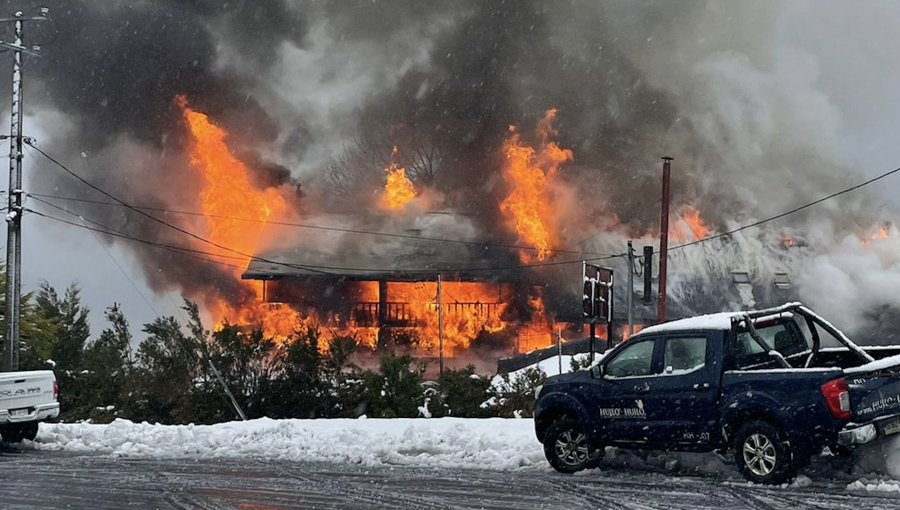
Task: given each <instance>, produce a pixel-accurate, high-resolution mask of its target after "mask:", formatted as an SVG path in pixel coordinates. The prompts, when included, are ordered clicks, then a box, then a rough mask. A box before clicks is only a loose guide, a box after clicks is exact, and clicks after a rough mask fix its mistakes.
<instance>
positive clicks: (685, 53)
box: [11, 0, 876, 311]
mask: <svg viewBox="0 0 900 510" xmlns="http://www.w3.org/2000/svg"><path fill="white" fill-rule="evenodd" d="M54 3H55V4H56V5H53V3H51V5H48V7H50V8H51V14H52V16H53V18H54V20H55V22H54V23H53V24H52V25H49V24H48V25H46V26H41V27H40V28H35V29H34V31H33V32H31V31H30V32H29V35H30V34H34V35H33V37H34V38H44V39H45V40H46V41H48V42H47V44H45V46H44V50H43V52H44V54H45V56H44V57H42V58H41V59H29V61H28V65H29V66H30V67H29V68H28V70H27V73H28V74H26V76H27V78H26V79H27V80H29V81H28V83H29V89H28V99H29V101H33V103H32V104H35V105H37V107H38V108H40V109H42V110H43V111H45V112H57V113H58V114H59V119H61V120H60V122H59V124H58V125H50V126H47V127H45V129H47V130H48V134H49V136H50V137H51V139H50V140H47V141H46V144H49V146H50V147H51V148H52V150H51V152H53V153H54V154H57V155H60V156H61V158H62V159H64V160H65V161H68V162H72V167H73V169H75V170H77V171H80V172H82V173H84V174H85V175H86V176H87V177H88V178H89V179H90V180H91V181H92V182H95V183H96V184H98V185H100V186H103V187H104V188H106V189H108V190H110V191H112V192H114V193H116V194H118V195H119V196H122V197H123V198H124V199H126V200H128V201H129V202H132V203H137V204H141V205H155V206H160V207H168V208H178V209H193V210H196V209H197V205H196V195H197V189H198V186H197V183H196V182H195V179H196V178H195V177H192V176H193V175H194V174H193V173H192V172H191V171H190V168H189V163H188V161H187V159H186V157H185V155H184V147H185V136H186V135H185V132H184V128H183V125H182V121H181V118H180V112H179V111H178V109H177V107H176V106H175V103H174V98H175V97H176V96H177V95H185V96H186V97H187V98H188V101H189V102H190V104H191V105H192V106H193V107H195V108H196V109H198V110H200V111H203V112H205V113H207V114H208V115H210V117H211V118H212V119H213V120H214V121H215V122H216V123H218V124H220V125H221V126H223V127H224V128H225V129H226V130H227V131H228V132H229V133H230V138H229V144H230V146H232V147H233V149H234V153H235V154H236V155H237V157H239V158H241V159H242V160H244V161H245V162H246V163H247V164H248V165H249V166H250V167H251V168H252V169H254V170H255V171H256V173H257V176H256V179H255V182H257V183H259V184H260V185H262V186H291V187H293V188H295V190H297V189H299V190H302V192H301V193H297V194H296V196H298V197H302V198H300V202H301V203H302V204H306V205H305V206H304V209H303V210H304V212H305V213H307V212H309V211H311V210H312V211H318V212H330V211H339V212H351V213H355V214H356V215H357V216H358V217H359V220H358V221H359V223H360V224H362V225H364V226H366V227H367V228H368V229H371V230H378V229H388V228H416V229H420V227H419V226H417V225H415V224H414V223H415V221H416V219H415V218H405V219H404V221H406V222H407V223H403V221H399V223H398V220H396V219H393V218H387V217H385V218H381V217H374V216H377V215H373V214H370V213H369V212H368V211H370V210H372V208H371V207H369V205H371V203H372V191H373V189H375V188H376V187H377V186H378V184H379V183H380V182H382V179H383V175H384V174H383V173H382V168H383V167H384V165H385V163H386V162H387V161H389V159H390V152H391V148H392V146H393V145H397V146H398V149H399V151H400V158H401V162H403V163H404V164H407V165H408V166H410V169H411V174H412V175H413V177H414V179H415V180H416V184H417V185H418V186H420V187H423V188H424V187H427V188H429V189H432V190H434V191H435V192H436V195H435V196H439V197H441V199H440V200H436V202H438V203H437V204H436V207H440V208H443V209H449V210H453V211H457V212H458V213H461V214H465V215H467V216H466V218H467V221H471V222H472V223H473V224H474V225H475V226H476V227H477V228H476V229H475V230H476V233H475V235H474V237H476V238H481V239H487V240H491V241H495V242H502V243H515V242H518V241H519V240H518V239H517V238H516V235H515V233H514V232H511V230H510V229H509V228H508V226H507V225H506V224H505V223H504V222H503V220H502V219H501V218H500V213H499V210H498V204H499V203H500V201H501V200H502V198H503V196H504V195H505V193H506V187H505V183H504V182H503V180H502V178H501V176H500V174H499V168H500V165H501V155H500V153H499V151H498V149H499V147H500V146H501V144H502V142H503V140H504V139H505V138H506V137H507V136H508V128H509V126H510V125H511V124H514V125H517V126H518V127H519V129H520V131H521V132H528V131H529V130H530V129H531V128H532V127H533V126H534V124H535V123H536V122H537V120H538V119H540V118H541V117H542V116H543V114H544V112H545V111H546V110H548V109H549V108H556V109H558V111H559V114H558V121H557V124H556V126H557V128H558V130H559V137H558V142H559V144H560V145H561V146H562V147H565V148H571V149H572V150H573V151H574V153H575V162H574V163H573V164H572V165H569V166H568V167H567V168H566V169H564V172H563V174H562V175H561V176H560V179H561V180H562V181H563V182H564V183H566V184H567V185H568V186H569V188H570V189H572V190H574V191H572V194H571V195H568V196H566V197H565V199H566V201H567V203H560V204H559V207H560V208H561V209H566V210H568V211H576V213H572V214H570V217H571V218H572V220H571V222H570V223H571V224H565V225H561V226H560V238H561V242H562V243H563V244H564V245H565V247H566V248H574V249H583V250H588V251H593V252H605V253H618V252H621V251H622V250H623V249H624V240H625V239H626V238H627V237H638V238H641V237H642V238H644V239H645V240H646V241H647V242H649V241H650V238H652V237H653V233H654V228H655V226H656V225H657V221H658V201H657V197H658V194H659V159H658V158H659V157H660V156H663V155H670V156H675V157H676V162H675V165H676V167H675V168H676V174H675V179H674V181H673V208H674V209H677V208H678V207H681V206H683V205H685V204H688V203H690V204H692V205H694V206H695V207H697V208H698V209H699V210H700V212H701V214H702V216H703V218H704V219H705V220H706V221H707V222H708V223H709V225H710V227H711V228H713V229H714V230H718V231H721V230H724V229H726V228H728V227H730V226H734V225H735V224H739V223H742V222H747V221H751V220H754V219H759V218H761V217H764V216H765V215H767V214H771V213H773V212H778V211H780V210H783V209H784V208H785V207H786V206H793V205H797V203H798V202H802V201H804V200H808V199H811V198H817V197H818V196H821V195H822V194H823V193H824V192H830V191H834V190H835V189H839V188H840V187H841V186H843V185H845V184H846V183H848V182H853V181H854V180H855V179H853V178H852V176H851V175H852V174H851V175H847V172H846V169H845V168H843V167H842V166H841V165H840V164H838V163H835V161H837V158H836V157H835V155H834V153H833V150H831V147H830V142H831V141H832V140H833V139H834V137H835V136H836V127H835V126H836V122H837V121H835V120H834V118H835V115H834V114H833V112H832V109H833V108H832V107H831V106H830V104H829V103H828V101H827V98H823V97H820V96H821V94H819V93H818V92H817V90H816V89H815V76H813V75H814V73H813V72H811V71H809V68H810V66H807V65H805V64H806V62H805V61H804V60H803V59H802V58H799V57H797V56H796V55H793V54H790V55H787V56H785V55H783V54H782V53H781V52H780V50H779V49H778V48H775V47H774V45H773V43H772V42H771V41H772V40H773V39H774V37H773V33H774V31H775V30H776V27H777V24H778V11H777V9H776V8H775V7H774V6H772V5H769V4H766V5H752V6H742V5H736V4H735V5H725V4H721V3H719V2H711V1H703V0H696V1H691V2H677V3H673V2H644V3H640V4H634V3H621V2H578V1H574V0H572V1H560V2H538V1H517V2H482V1H475V0H472V1H453V2H449V1H444V2H419V1H414V0H397V1H384V2H382V1H378V2H373V1H369V0H365V1H330V2H312V1H309V2H287V1H280V0H272V1H266V2H259V1H253V0H245V1H234V2H206V1H177V0H162V1H156V2H126V1H118V0H80V1H66V2H54ZM12 4H16V5H24V7H23V10H25V11H28V10H30V11H31V12H35V7H36V6H37V5H38V4H37V3H36V2H20V3H16V2H12ZM11 8H12V5H11ZM28 28H29V30H31V26H29V27H28ZM36 42H39V41H37V40H34V39H29V43H36ZM801 57H802V56H801ZM786 58H787V59H788V62H787V64H790V65H787V64H785V62H784V61H785V59H786ZM790 59H794V60H790ZM46 146H48V145H45V147H46ZM423 155H424V156H423ZM76 162H77V164H76ZM45 166H46V165H45ZM298 184H299V185H302V188H300V187H298ZM39 186H40V187H41V188H42V189H41V190H39V191H51V192H53V191H56V192H59V191H60V190H65V191H66V192H67V193H68V194H71V193H80V194H83V195H84V196H90V197H91V198H98V197H97V196H96V195H95V194H92V193H91V192H89V191H88V190H79V189H78V188H76V187H75V186H74V185H73V184H72V183H71V182H70V181H68V180H66V179H65V178H59V179H48V180H45V181H43V182H42V183H41V184H40V185H39ZM568 202H572V203H568ZM310 203H314V204H315V205H316V207H310V206H309V204H310ZM360 204H362V205H363V206H364V207H360ZM862 204H863V199H861V198H855V199H848V201H847V202H844V203H843V204H842V206H841V207H840V208H838V207H831V208H829V207H830V206H829V205H826V206H825V207H824V208H823V209H821V210H820V211H824V213H822V215H823V216H825V215H827V214H825V213H834V212H836V211H840V212H841V213H843V214H841V218H842V219H841V220H840V221H839V222H838V223H840V225H839V226H838V227H836V228H835V229H834V230H835V232H834V235H832V236H831V239H835V238H837V237H839V236H843V235H845V234H846V233H847V232H849V231H850V229H852V228H856V227H858V226H860V225H868V224H871V222H872V221H874V218H875V216H876V215H875V214H873V213H872V212H871V211H870V208H868V207H865V206H864V205H862ZM176 206H177V207H176ZM113 210H114V211H115V213H111V209H109V208H105V209H104V208H102V207H97V208H87V207H82V208H81V211H82V212H84V213H85V214H86V215H90V216H91V217H93V218H96V219H102V220H103V221H105V222H107V223H108V224H110V226H112V227H115V228H117V229H123V230H125V231H127V232H129V233H131V234H132V235H134V236H136V237H141V238H145V239H153V240H155V241H158V242H162V243H168V244H179V245H184V244H186V243H187V241H188V240H186V239H184V237H183V235H182V234H179V233H177V232H174V231H172V230H170V229H166V228H165V227H162V226H161V225H159V224H155V223H152V222H148V221H147V220H146V219H145V218H140V217H137V216H135V215H133V214H130V213H127V211H122V210H119V209H113ZM360 211H365V212H364V213H362V214H360ZM848 211H849V212H852V213H851V214H847V212H848ZM799 218H800V219H799V220H798V223H799V224H804V223H805V225H806V226H810V225H812V222H814V221H815V220H816V218H815V216H807V217H803V216H802V215H801V216H799ZM166 219H168V220H171V221H176V220H177V219H178V218H177V217H174V216H167V217H166ZM186 226H188V227H190V228H192V229H194V230H197V231H202V228H203V225H202V224H189V225H186ZM613 231H614V232H615V234H614V235H613V234H609V232H613ZM424 233H425V234H429V235H433V236H438V237H440V236H442V235H443V236H447V237H449V235H448V234H447V231H441V230H440V229H438V230H435V231H426V232H424ZM607 234H609V235H607ZM296 235H297V237H298V243H302V242H304V241H308V240H309V239H310V238H309V237H303V234H302V233H297V234H296ZM313 239H314V238H313ZM373 239H375V238H371V237H366V238H360V239H354V240H353V241H352V243H351V242H345V243H343V244H342V245H341V246H346V245H347V244H355V245H363V244H366V243H373ZM361 251H365V250H361ZM368 251H373V250H368ZM374 251H377V250H374ZM136 253H138V254H139V258H140V260H141V262H142V264H143V266H144V270H145V272H146V273H147V274H150V275H156V276H154V277H153V278H150V281H151V282H153V284H154V285H156V286H157V290H163V289H167V288H172V287H174V288H182V289H185V290H186V291H187V292H188V293H189V294H190V293H193V294H195V295H199V294H201V293H203V292H207V289H209V288H210V287H212V288H215V289H217V290H218V293H220V294H221V295H224V296H231V297H232V298H233V299H235V300H237V301H239V300H240V299H241V297H239V296H241V291H240V286H239V285H237V284H236V283H235V282H234V280H233V278H232V277H231V271H230V270H229V269H227V268H226V269H217V268H215V267H214V266H210V265H209V264H207V263H204V262H202V261H198V260H196V259H191V258H186V257H185V256H184V255H181V254H173V253H171V252H166V251H161V250H158V249H149V248H140V247H139V248H137V249H136ZM753 253H759V254H760V259H765V260H770V259H772V258H773V257H775V258H777V257H778V256H780V255H779V254H778V253H775V255H773V253H774V252H772V250H771V249H767V250H762V249H760V250H757V251H754V252H753ZM779 253H780V252H779ZM514 255H515V254H505V255H504V256H503V257H502V258H501V259H500V260H503V261H507V260H508V259H509V258H511V257H513V256H514ZM695 255H696V252H695ZM700 256H707V257H708V256H709V253H706V254H705V255H704V254H700ZM559 257H563V256H562V255H560V256H559ZM729 260H731V259H729ZM748 261H749V262H748ZM740 262H741V263H745V262H747V263H756V262H757V261H756V260H755V259H753V257H752V256H751V257H744V258H742V259H740ZM610 264H620V261H611V262H610ZM725 266H726V264H719V263H711V264H706V265H703V264H694V265H693V266H690V267H691V269H698V270H700V269H702V270H703V271H706V272H707V273H709V274H707V275H705V276H704V278H706V279H705V280H703V281H701V282H700V283H697V282H694V283H689V284H685V286H684V288H683V291H682V294H681V295H682V297H683V298H684V299H686V300H688V301H690V302H692V303H696V306H694V305H690V306H687V307H686V310H690V311H693V310H696V309H701V308H704V307H710V306H720V305H721V302H722V301H723V298H722V297H721V293H722V292H721V291H720V290H717V291H715V292H704V291H703V287H704V285H715V283H710V282H712V281H714V279H713V280H711V279H710V278H719V279H721V278H723V277H725V278H730V274H731V268H728V267H725ZM572 267H573V266H564V268H563V269H559V270H558V271H554V270H548V271H545V272H536V273H529V274H531V275H532V276H531V277H532V278H533V279H534V281H535V283H537V284H546V285H548V286H549V287H551V290H552V286H554V285H555V284H556V282H559V281H573V282H577V275H575V276H573V275H572V274H570V273H571V272H572V269H571V268H572ZM617 267H621V266H620V265H619V266H617ZM779 267H780V266H779ZM776 269H777V268H776ZM766 271H768V269H767V270H766ZM766 271H762V270H760V271H759V274H760V278H763V279H765V278H770V277H771V275H770V274H769V273H770V272H771V271H769V273H767V272H766ZM620 274H621V273H620ZM709 275H713V276H709ZM766 275H767V276H766ZM764 277H765V278H764ZM704 282H705V283H704ZM565 290H566V291H568V290H570V289H565ZM563 294H565V293H563ZM731 294H733V293H731ZM550 297H551V298H553V296H552V292H551V296H550ZM558 297H559V299H562V296H558ZM735 299H736V297H735V296H734V295H732V296H731V297H730V298H729V299H726V300H725V301H729V300H730V301H734V300H735ZM560 303H563V301H560ZM560 306H565V307H569V304H568V303H566V304H565V305H562V304H561V305H560Z"/></svg>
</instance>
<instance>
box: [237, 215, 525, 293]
mask: <svg viewBox="0 0 900 510" xmlns="http://www.w3.org/2000/svg"><path fill="white" fill-rule="evenodd" d="M425 219H426V220H427V221H426V222H424V224H423V225H421V226H422V229H421V230H420V229H407V230H398V231H397V232H396V234H390V235H388V236H383V237H381V238H378V239H377V240H376V239H372V238H371V237H369V236H366V235H354V233H352V232H351V233H346V232H336V231H333V230H328V229H325V230H324V231H320V232H315V233H314V235H307V236H305V237H302V238H297V242H296V244H294V245H293V246H291V247H289V248H280V249H277V250H270V251H268V252H265V253H262V254H260V255H259V257H260V259H264V260H260V259H254V260H253V261H252V262H251V263H250V265H249V266H248V267H247V270H246V271H245V272H244V273H243V275H242V278H243V279H245V280H279V279H295V280H296V279H302V280H332V279H342V280H350V281H354V280H355V281H373V280H391V281H429V280H435V279H437V275H438V273H440V274H442V275H443V277H445V278H448V279H455V280H464V281H495V282H513V281H519V280H521V279H522V274H523V272H522V270H521V269H520V268H519V267H518V266H519V265H520V264H521V263H520V262H519V260H518V253H517V251H516V250H513V249H510V248H506V247H501V246H496V245H490V244H483V243H479V242H478V240H477V239H475V238H474V236H471V235H466V234H468V233H470V232H472V231H473V230H474V228H473V227H471V222H470V220H469V219H468V218H465V217H463V216H460V215H452V214H447V213H443V214H440V215H437V214H432V215H429V216H428V217H426V218H425ZM321 221H323V220H320V222H321ZM331 221H332V222H333V223H335V224H336V225H341V223H340V218H339V217H337V218H331ZM448 224H450V226H448ZM452 228H456V229H457V230H458V231H457V232H455V233H454V232H453V231H452V230H451V229H452ZM334 230H337V229H334ZM379 230H383V229H379ZM423 232H424V233H423ZM442 234H443V235H442ZM286 235H290V234H288V233H286ZM443 237H446V238H448V239H454V241H450V242H444V241H441V240H440V238H443Z"/></svg>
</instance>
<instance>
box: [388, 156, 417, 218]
mask: <svg viewBox="0 0 900 510" xmlns="http://www.w3.org/2000/svg"><path fill="white" fill-rule="evenodd" d="M397 152H398V151H397V147H394V149H393V150H392V151H391V159H394V158H395V157H396V156H397ZM384 172H385V173H386V174H387V180H386V182H385V183H384V198H383V204H384V206H385V207H386V208H387V209H389V210H391V211H398V210H400V209H403V208H404V207H406V205H407V204H408V203H410V202H412V200H413V199H414V198H416V188H415V187H414V186H413V183H412V181H411V180H409V177H407V176H406V169H405V168H403V167H402V166H400V165H399V164H397V163H396V162H394V161H391V164H390V165H388V166H387V168H385V169H384Z"/></svg>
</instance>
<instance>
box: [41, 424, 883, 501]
mask: <svg viewBox="0 0 900 510" xmlns="http://www.w3.org/2000/svg"><path fill="white" fill-rule="evenodd" d="M26 446H30V447H33V448H37V449H44V450H63V451H69V452H93V453H103V454H108V455H112V456H119V457H129V458H153V459H166V458H201V459H208V458H254V459H260V458H261V459H277V460H288V461H291V460H293V461H329V462H338V463H351V464H356V465H364V466H378V465H403V466H416V467H440V468H477V469H494V470H523V469H525V470H544V471H550V470H551V468H550V467H549V465H548V464H547V462H546V461H545V460H544V456H543V451H542V447H541V445H540V443H538V442H537V440H536V439H535V437H534V425H533V422H532V421H531V420H530V419H504V418H487V419H466V418H438V419H357V420H352V419H333V420H272V419H268V418H262V419H257V420H250V421H246V422H229V423H221V424H217V425H158V424H156V425H154V424H148V423H132V422H129V421H126V420H117V421H115V422H113V423H111V424H109V425H96V424H85V423H74V424H73V423H68V424H63V423H60V424H49V423H45V424H42V425H41V429H40V433H39V435H38V437H37V440H36V441H35V442H33V443H28V442H26ZM831 460H833V459H827V458H821V459H820V460H819V461H817V462H814V463H813V466H812V468H810V469H808V470H806V471H804V473H806V474H805V475H801V477H800V478H799V479H798V480H797V482H795V485H797V486H803V484H808V483H809V482H810V478H812V479H813V481H815V480H818V479H827V480H833V481H839V482H840V481H843V483H846V484H847V485H846V487H847V489H848V490H851V491H854V490H865V491H877V492H900V481H898V480H897V479H896V478H898V477H900V476H898V475H900V472H898V468H900V441H898V440H896V439H895V440H894V441H893V442H885V443H883V444H880V445H872V446H870V447H868V448H867V449H863V450H860V451H858V452H857V454H856V455H855V456H854V459H852V460H850V459H847V460H846V461H843V460H842V461H839V462H831ZM835 466H838V467H835ZM601 469H605V470H614V471H616V472H621V471H623V470H625V471H627V470H650V471H661V472H665V473H667V474H670V475H697V474H699V475H714V476H716V477H719V478H723V479H729V480H733V481H735V482H741V479H740V476H739V475H738V474H737V472H736V471H735V469H734V468H733V466H731V465H730V464H729V463H727V462H726V461H725V460H724V459H722V458H721V457H719V456H717V455H715V454H689V453H680V454H675V453H661V452H660V453H649V454H641V453H637V452H630V451H625V450H617V449H614V448H609V449H607V452H606V459H605V460H604V462H603V464H602V466H601Z"/></svg>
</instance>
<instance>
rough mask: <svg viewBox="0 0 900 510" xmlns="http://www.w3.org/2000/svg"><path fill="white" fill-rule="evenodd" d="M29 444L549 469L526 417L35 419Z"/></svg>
mask: <svg viewBox="0 0 900 510" xmlns="http://www.w3.org/2000/svg"><path fill="white" fill-rule="evenodd" d="M34 445H35V447H37V448H41V449H49V450H66V451H85V452H87V451H90V452H103V453H109V454H113V455H120V456H126V457H153V458H173V457H203V458H206V457H265V458H271V459H282V460H303V461H335V462H351V463H355V464H363V465H377V464H394V465H410V466H442V467H470V468H472V467H477V468H493V469H511V468H521V467H526V466H540V467H541V468H546V469H549V467H548V466H547V463H546V461H545V460H544V455H543V451H542V450H541V445H540V443H538V442H537V439H535V437H534V423H533V422H532V421H531V420H525V419H522V420H515V419H503V418H488V419H479V420H471V419H462V418H440V419H429V420H426V419H391V420H387V419H377V420H376V419H359V420H352V419H334V420H272V419H268V418H261V419H257V420H250V421H246V422H229V423H220V424H216V425H151V424H148V423H140V424H139V423H132V422H130V421H126V420H116V421H114V422H113V423H111V424H109V425H93V424H82V423H74V424H50V423H44V424H42V425H41V428H40V433H39V435H38V437H37V440H36V442H35V443H34Z"/></svg>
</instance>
